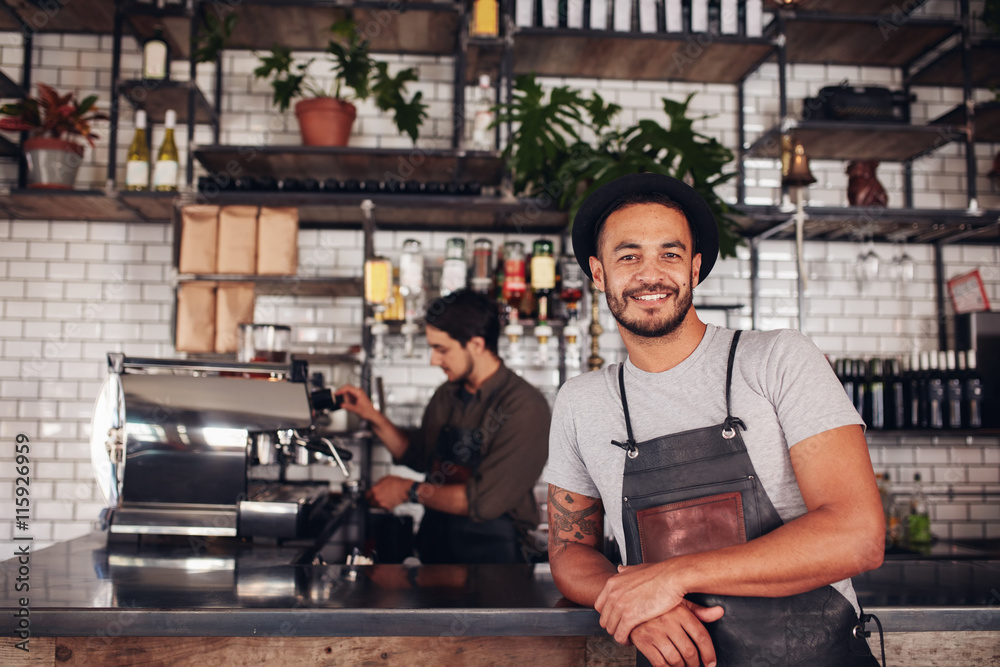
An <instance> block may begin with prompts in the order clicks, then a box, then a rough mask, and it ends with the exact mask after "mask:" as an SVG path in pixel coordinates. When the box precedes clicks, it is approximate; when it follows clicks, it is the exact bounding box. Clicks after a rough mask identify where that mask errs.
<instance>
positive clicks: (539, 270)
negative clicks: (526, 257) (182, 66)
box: [531, 239, 556, 366]
mask: <svg viewBox="0 0 1000 667" xmlns="http://www.w3.org/2000/svg"><path fill="white" fill-rule="evenodd" d="M531 248H532V253H531V289H532V290H533V291H534V293H535V298H536V299H537V301H538V324H537V325H536V326H535V338H537V339H538V363H539V365H541V366H547V365H549V364H550V363H551V362H552V358H551V350H550V349H549V340H550V339H551V338H552V333H553V332H552V327H551V326H550V325H549V309H550V308H551V307H552V304H551V297H552V294H553V292H554V290H555V287H556V258H555V257H554V256H553V255H552V241H549V240H548V239H538V240H537V241H535V242H534V243H533V244H532V246H531Z"/></svg>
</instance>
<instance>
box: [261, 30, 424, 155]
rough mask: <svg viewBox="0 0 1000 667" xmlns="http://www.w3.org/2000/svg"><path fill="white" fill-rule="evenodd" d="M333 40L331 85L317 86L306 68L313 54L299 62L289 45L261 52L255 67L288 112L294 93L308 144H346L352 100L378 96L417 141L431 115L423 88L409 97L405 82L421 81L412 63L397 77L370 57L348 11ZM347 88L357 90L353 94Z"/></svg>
mask: <svg viewBox="0 0 1000 667" xmlns="http://www.w3.org/2000/svg"><path fill="white" fill-rule="evenodd" d="M330 31H331V32H332V33H333V35H334V39H332V40H330V42H329V43H328V44H327V59H328V60H329V61H330V63H331V67H330V71H331V72H333V74H334V82H333V85H332V87H331V88H330V89H325V88H323V87H322V86H321V85H319V84H318V83H317V82H316V81H315V80H314V79H313V78H312V77H311V76H310V75H309V73H308V69H309V66H310V65H311V64H312V63H313V61H314V60H315V58H312V59H310V60H308V61H306V62H299V63H296V62H295V59H294V57H293V55H292V52H291V50H290V49H288V48H286V47H282V46H275V47H274V48H273V49H272V50H271V53H270V54H267V55H260V56H258V59H259V60H260V63H261V64H260V66H259V67H258V68H257V69H255V70H254V76H255V77H256V78H258V79H270V80H271V86H272V88H273V89H274V97H273V102H274V104H275V105H276V106H277V107H278V108H279V109H280V110H281V111H285V110H286V109H288V107H289V106H290V105H291V102H292V100H293V99H294V98H296V97H303V98H304V99H302V100H299V102H297V103H296V105H295V116H296V117H297V118H298V120H299V129H300V130H301V132H302V143H304V144H305V145H307V146H346V145H347V141H348V139H349V137H350V134H351V127H352V125H353V124H354V118H355V117H356V115H357V108H356V107H355V106H354V104H353V103H352V102H351V100H354V101H363V100H366V99H368V98H369V97H374V99H375V106H376V107H378V108H379V109H380V110H381V111H391V112H392V114H393V120H394V121H395V123H396V127H397V128H399V131H400V132H405V133H406V134H408V135H410V139H412V140H413V141H416V140H417V135H418V133H419V130H420V125H421V124H422V123H423V121H424V119H425V118H426V117H427V105H426V104H424V103H423V102H422V101H421V98H422V97H423V93H421V92H419V91H418V92H416V93H414V95H413V96H412V97H411V98H410V99H409V100H407V99H406V98H405V97H404V91H405V88H406V84H407V83H408V82H410V81H416V80H417V72H416V70H415V69H414V68H412V67H410V68H407V69H404V70H402V71H401V72H399V74H397V75H396V76H392V75H391V74H389V68H388V65H387V64H386V63H384V62H379V61H376V60H374V59H372V58H371V56H370V55H369V42H368V40H367V39H363V38H362V37H361V35H360V33H359V32H358V30H357V27H356V25H355V23H354V20H353V19H352V18H351V16H350V15H348V16H347V17H345V18H343V19H341V20H339V21H337V22H336V23H334V24H333V25H332V26H331V27H330ZM349 91H353V94H351V93H350V92H349Z"/></svg>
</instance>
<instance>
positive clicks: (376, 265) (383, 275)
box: [365, 257, 392, 361]
mask: <svg viewBox="0 0 1000 667" xmlns="http://www.w3.org/2000/svg"><path fill="white" fill-rule="evenodd" d="M390 300H392V263H391V262H390V261H389V260H388V259H386V258H385V257H373V258H372V259H369V260H365V302H367V303H368V305H369V306H371V308H372V311H373V312H372V319H371V321H370V322H371V332H372V339H373V345H372V347H373V349H372V356H373V357H374V358H375V360H376V361H385V360H386V349H385V336H386V334H388V333H389V325H388V324H386V323H385V321H384V318H385V310H386V308H387V307H388V305H389V302H390Z"/></svg>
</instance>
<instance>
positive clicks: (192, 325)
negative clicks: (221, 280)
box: [175, 281, 215, 352]
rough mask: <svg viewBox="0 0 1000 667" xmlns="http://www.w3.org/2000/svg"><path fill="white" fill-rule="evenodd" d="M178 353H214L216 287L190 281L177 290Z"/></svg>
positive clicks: (204, 282) (210, 284) (206, 283)
mask: <svg viewBox="0 0 1000 667" xmlns="http://www.w3.org/2000/svg"><path fill="white" fill-rule="evenodd" d="M176 338H177V341H176V345H175V347H176V348H177V351H178V352H214V351H215V283H214V282H210V281H189V282H183V283H181V284H180V285H178V286H177V337H176Z"/></svg>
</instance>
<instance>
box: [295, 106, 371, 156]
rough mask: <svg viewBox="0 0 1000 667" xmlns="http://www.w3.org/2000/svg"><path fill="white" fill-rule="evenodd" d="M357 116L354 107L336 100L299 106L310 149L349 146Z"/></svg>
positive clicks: (305, 142)
mask: <svg viewBox="0 0 1000 667" xmlns="http://www.w3.org/2000/svg"><path fill="white" fill-rule="evenodd" d="M357 114H358V110H357V108H355V106H354V105H353V104H351V103H350V102H344V101H343V100H338V99H335V98H333V97H316V98H313V99H308V100H300V101H299V102H298V103H296V105H295V116H296V117H297V118H298V119H299V131H300V132H302V143H303V144H304V145H306V146H346V145H347V141H348V139H349V138H350V136H351V127H352V126H353V125H354V118H355V116H357Z"/></svg>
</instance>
